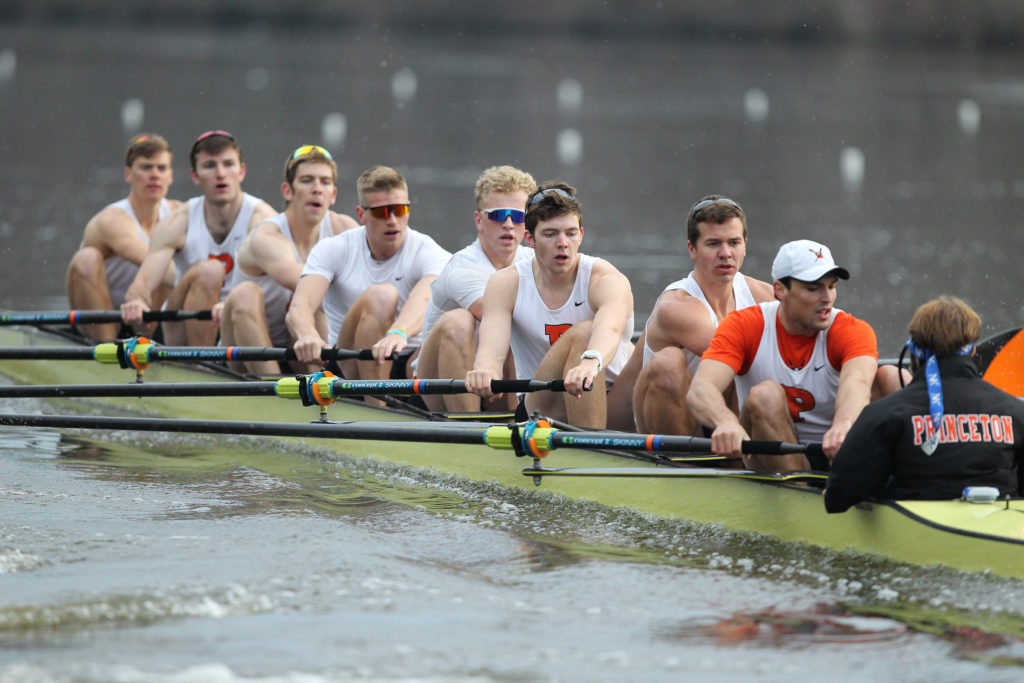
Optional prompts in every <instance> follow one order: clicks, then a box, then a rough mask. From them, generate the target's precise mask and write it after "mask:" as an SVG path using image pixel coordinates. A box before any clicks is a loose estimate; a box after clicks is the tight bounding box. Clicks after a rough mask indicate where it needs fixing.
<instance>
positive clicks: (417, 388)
mask: <svg viewBox="0 0 1024 683" xmlns="http://www.w3.org/2000/svg"><path fill="white" fill-rule="evenodd" d="M491 391H492V392H493V393H496V394H500V393H527V392H533V391H565V381H564V380H560V379H556V380H551V381H548V382H544V381H541V380H535V379H493V380H491ZM331 393H332V394H333V395H334V396H389V395H399V396H402V395H406V396H409V395H413V394H419V395H425V394H431V395H440V394H466V393H469V392H467V391H466V382H465V380H461V379H384V380H347V379H336V380H334V381H332V382H331Z"/></svg>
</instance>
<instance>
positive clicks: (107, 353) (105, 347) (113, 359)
mask: <svg viewBox="0 0 1024 683" xmlns="http://www.w3.org/2000/svg"><path fill="white" fill-rule="evenodd" d="M92 357H93V358H95V359H96V360H98V361H99V362H100V363H119V362H120V361H118V360H117V344H115V343H113V342H106V343H104V344H97V345H96V348H94V349H93V351H92Z"/></svg>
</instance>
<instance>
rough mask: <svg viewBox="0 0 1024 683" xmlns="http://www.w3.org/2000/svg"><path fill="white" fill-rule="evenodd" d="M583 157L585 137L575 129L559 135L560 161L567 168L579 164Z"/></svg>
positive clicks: (566, 130)
mask: <svg viewBox="0 0 1024 683" xmlns="http://www.w3.org/2000/svg"><path fill="white" fill-rule="evenodd" d="M582 157H583V136H582V135H580V132H579V131H578V130H576V129H575V128H566V129H564V130H563V131H562V132H560V133H559V134H558V160H559V161H560V162H562V163H563V164H565V165H566V166H573V165H575V164H578V163H579V161H580V159H581V158H582Z"/></svg>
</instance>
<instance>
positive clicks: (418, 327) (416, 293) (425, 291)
mask: <svg viewBox="0 0 1024 683" xmlns="http://www.w3.org/2000/svg"><path fill="white" fill-rule="evenodd" d="M436 279H437V275H427V276H426V277H423V278H422V279H420V281H419V282H417V283H416V286H415V287H413V288H412V291H411V292H409V296H408V298H407V299H406V300H405V305H404V306H402V310H401V311H399V312H398V317H397V318H395V322H394V323H393V324H392V327H397V328H399V329H401V330H405V332H406V334H408V335H409V336H410V337H411V336H413V335H415V334H419V333H420V332H422V331H423V318H424V317H425V316H426V315H427V304H429V303H430V284H431V283H432V282H433V281H434V280H436Z"/></svg>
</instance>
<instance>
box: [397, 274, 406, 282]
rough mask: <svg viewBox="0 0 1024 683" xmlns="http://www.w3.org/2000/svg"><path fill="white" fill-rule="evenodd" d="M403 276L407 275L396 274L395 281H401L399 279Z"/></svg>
mask: <svg viewBox="0 0 1024 683" xmlns="http://www.w3.org/2000/svg"><path fill="white" fill-rule="evenodd" d="M403 277H405V276H404V275H396V276H395V282H398V281H399V280H401V279H402V278H403Z"/></svg>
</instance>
